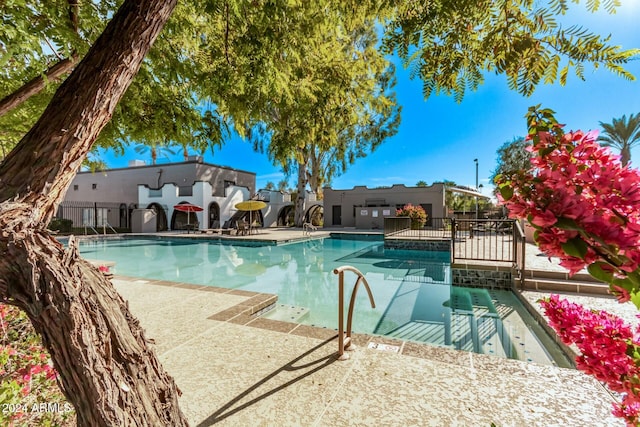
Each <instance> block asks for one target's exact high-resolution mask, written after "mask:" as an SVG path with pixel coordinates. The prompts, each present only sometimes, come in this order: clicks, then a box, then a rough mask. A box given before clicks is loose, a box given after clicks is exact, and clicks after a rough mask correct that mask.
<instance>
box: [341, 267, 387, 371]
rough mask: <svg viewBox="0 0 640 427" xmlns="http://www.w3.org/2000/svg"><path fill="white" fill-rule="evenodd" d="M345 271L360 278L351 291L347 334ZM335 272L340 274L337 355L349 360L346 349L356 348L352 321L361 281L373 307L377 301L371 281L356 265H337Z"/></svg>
mask: <svg viewBox="0 0 640 427" xmlns="http://www.w3.org/2000/svg"><path fill="white" fill-rule="evenodd" d="M345 271H351V272H353V273H355V274H356V275H357V276H358V278H357V279H356V283H355V284H354V285H353V291H352V292H351V301H349V311H348V313H347V330H346V336H345V330H344V273H345ZM333 273H334V274H337V275H338V354H337V355H336V357H337V358H338V360H347V359H349V355H348V354H345V353H344V351H345V350H347V351H353V350H355V348H356V347H355V345H353V344H352V342H351V323H352V320H353V308H354V306H355V303H356V294H357V293H358V285H360V282H362V283H364V287H365V289H366V290H367V293H368V294H369V301H370V302H371V308H376V303H375V301H374V300H373V294H372V293H371V288H370V287H369V283H367V279H365V277H364V275H363V274H362V273H361V272H360V270H358V269H357V268H355V267H352V266H350V265H343V266H342V267H337V268H335V269H334V270H333Z"/></svg>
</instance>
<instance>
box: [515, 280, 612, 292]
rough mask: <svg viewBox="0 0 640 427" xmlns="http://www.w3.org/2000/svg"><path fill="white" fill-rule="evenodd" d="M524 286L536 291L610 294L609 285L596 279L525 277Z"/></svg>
mask: <svg viewBox="0 0 640 427" xmlns="http://www.w3.org/2000/svg"><path fill="white" fill-rule="evenodd" d="M524 288H525V289H529V290H536V291H557V292H576V293H585V294H599V295H609V285H608V284H606V283H602V282H597V281H595V280H593V279H592V280H589V281H579V280H576V279H575V278H573V279H570V280H569V279H566V280H565V279H554V278H544V277H533V278H525V280H524Z"/></svg>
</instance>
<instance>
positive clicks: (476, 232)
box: [451, 219, 516, 263]
mask: <svg viewBox="0 0 640 427" xmlns="http://www.w3.org/2000/svg"><path fill="white" fill-rule="evenodd" d="M452 221H453V225H454V226H453V231H452V250H451V252H452V258H453V260H454V261H455V260H456V259H465V260H475V261H503V262H513V263H515V256H514V253H515V252H514V234H515V227H516V225H515V224H516V222H515V221H514V220H511V219H453V220H452Z"/></svg>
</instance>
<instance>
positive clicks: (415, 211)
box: [396, 203, 427, 230]
mask: <svg viewBox="0 0 640 427" xmlns="http://www.w3.org/2000/svg"><path fill="white" fill-rule="evenodd" d="M396 216H408V217H409V218H411V229H412V230H419V229H421V228H422V227H424V225H425V224H426V222H427V213H426V212H425V211H424V209H422V206H414V205H412V204H411V203H408V204H406V205H404V206H403V207H402V209H398V210H396Z"/></svg>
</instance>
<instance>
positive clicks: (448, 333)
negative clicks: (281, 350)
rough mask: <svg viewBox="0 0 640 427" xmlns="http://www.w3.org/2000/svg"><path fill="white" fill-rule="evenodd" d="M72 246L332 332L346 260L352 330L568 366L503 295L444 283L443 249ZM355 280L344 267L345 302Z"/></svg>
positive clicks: (146, 243)
mask: <svg viewBox="0 0 640 427" xmlns="http://www.w3.org/2000/svg"><path fill="white" fill-rule="evenodd" d="M245 244H246V243H245ZM80 252H81V254H82V255H83V256H84V257H85V258H87V259H95V260H105V261H114V262H115V263H116V266H115V269H114V272H115V273H116V274H122V275H126V276H133V277H141V278H147V279H158V280H167V281H174V282H184V283H193V284H200V285H209V286H219V287H224V288H232V289H242V290H248V291H255V292H264V293H272V294H276V295H278V304H277V307H276V309H274V310H272V311H271V312H269V313H267V314H265V317H269V318H272V319H278V320H284V321H291V322H296V323H302V324H308V325H314V326H319V327H326V328H332V329H337V327H338V320H337V317H338V311H337V310H338V308H337V299H338V277H337V276H336V275H335V274H333V269H334V268H336V267H339V266H343V265H351V266H354V267H356V268H357V269H359V270H360V271H361V272H362V273H363V274H364V275H365V277H366V279H367V282H368V283H369V285H370V287H371V291H372V293H373V296H374V299H375V303H376V308H375V309H374V308H371V305H370V303H369V299H368V296H367V293H366V291H365V289H363V287H361V288H360V289H359V291H358V296H357V299H356V306H355V310H354V319H353V331H354V332H356V333H369V334H377V335H385V336H390V337H396V338H399V339H404V340H411V341H418V342H425V343H429V344H432V345H437V346H443V347H448V348H454V349H459V350H466V351H473V352H476V353H484V354H490V355H495V356H500V357H507V358H514V359H519V360H526V361H531V362H536V363H543V364H553V365H560V366H569V364H568V363H567V362H566V360H565V359H564V358H563V357H562V352H561V351H560V350H559V349H558V348H556V347H555V344H553V342H552V341H551V340H550V339H549V337H548V336H547V335H546V334H545V333H544V331H542V330H541V329H538V328H539V327H538V326H537V323H536V322H535V320H534V319H533V318H531V317H530V315H529V313H528V312H527V310H526V309H525V308H524V307H523V306H522V304H521V303H520V301H519V300H518V298H517V297H516V296H515V295H514V294H513V293H512V292H510V291H500V290H488V289H480V288H463V287H453V286H451V266H450V264H449V253H448V252H424V251H405V250H385V249H384V247H383V243H382V242H381V241H372V240H350V239H333V238H324V239H316V240H308V241H304V242H298V243H291V244H280V245H268V244H265V245H261V244H258V245H255V246H239V245H236V244H233V243H232V242H225V243H219V242H217V241H195V240H184V239H179V240H178V239H174V240H171V239H126V238H125V239H104V240H87V241H82V242H81V243H80ZM355 279H356V276H355V275H353V274H352V273H346V274H345V285H346V286H345V292H346V299H347V302H346V303H345V306H347V305H348V298H349V296H350V293H351V287H352V285H353V283H354V282H355ZM345 310H346V307H345ZM543 343H544V344H543Z"/></svg>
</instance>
